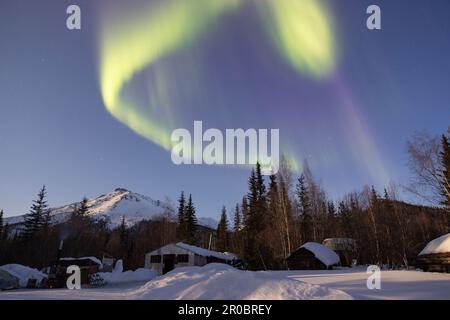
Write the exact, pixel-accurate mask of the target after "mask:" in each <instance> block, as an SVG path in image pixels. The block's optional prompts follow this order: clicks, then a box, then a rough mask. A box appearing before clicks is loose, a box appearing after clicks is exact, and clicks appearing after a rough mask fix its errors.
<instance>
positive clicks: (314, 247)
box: [300, 242, 340, 267]
mask: <svg viewBox="0 0 450 320" xmlns="http://www.w3.org/2000/svg"><path fill="white" fill-rule="evenodd" d="M300 248H305V249H306V250H308V251H311V252H312V253H314V256H315V257H316V258H317V259H319V260H320V261H322V263H323V264H324V265H326V266H327V267H330V266H332V265H335V264H338V263H339V261H340V259H339V256H338V255H337V254H336V252H334V251H333V250H331V249H328V248H327V247H325V246H324V245H321V244H320V243H316V242H307V243H305V244H304V245H302V246H301V247H300Z"/></svg>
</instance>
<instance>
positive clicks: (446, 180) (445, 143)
mask: <svg viewBox="0 0 450 320" xmlns="http://www.w3.org/2000/svg"><path fill="white" fill-rule="evenodd" d="M441 144H442V150H441V152H440V161H441V170H440V180H441V185H442V192H441V195H442V201H441V204H442V205H443V206H446V207H450V137H446V136H445V135H442V138H441Z"/></svg>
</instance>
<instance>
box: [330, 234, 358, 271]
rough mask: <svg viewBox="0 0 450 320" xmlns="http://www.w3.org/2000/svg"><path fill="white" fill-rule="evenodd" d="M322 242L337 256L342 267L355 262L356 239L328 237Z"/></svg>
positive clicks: (349, 265)
mask: <svg viewBox="0 0 450 320" xmlns="http://www.w3.org/2000/svg"><path fill="white" fill-rule="evenodd" d="M322 244H323V245H324V246H325V247H327V248H328V249H331V250H333V251H334V252H336V253H337V254H338V256H339V259H340V261H341V263H340V265H341V266H342V267H351V266H352V265H354V264H356V257H357V254H356V241H355V240H354V239H351V238H328V239H325V240H323V242H322Z"/></svg>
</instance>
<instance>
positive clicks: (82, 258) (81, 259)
mask: <svg viewBox="0 0 450 320" xmlns="http://www.w3.org/2000/svg"><path fill="white" fill-rule="evenodd" d="M59 260H60V261H78V262H80V261H89V262H91V263H93V264H97V265H99V266H101V265H102V262H101V261H100V260H99V259H98V258H96V257H81V258H72V257H64V258H60V259H59Z"/></svg>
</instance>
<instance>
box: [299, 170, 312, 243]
mask: <svg viewBox="0 0 450 320" xmlns="http://www.w3.org/2000/svg"><path fill="white" fill-rule="evenodd" d="M297 198H298V204H299V209H300V226H301V235H302V240H303V242H308V241H311V239H312V235H311V228H312V213H311V204H310V200H309V189H308V185H307V183H306V176H305V175H304V174H302V175H301V176H300V178H299V179H298V183H297Z"/></svg>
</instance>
